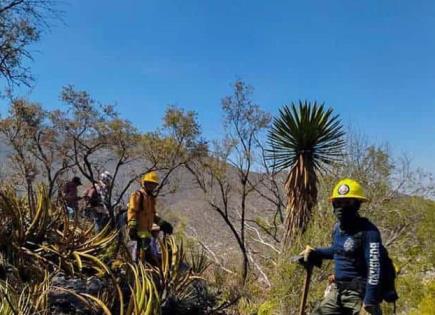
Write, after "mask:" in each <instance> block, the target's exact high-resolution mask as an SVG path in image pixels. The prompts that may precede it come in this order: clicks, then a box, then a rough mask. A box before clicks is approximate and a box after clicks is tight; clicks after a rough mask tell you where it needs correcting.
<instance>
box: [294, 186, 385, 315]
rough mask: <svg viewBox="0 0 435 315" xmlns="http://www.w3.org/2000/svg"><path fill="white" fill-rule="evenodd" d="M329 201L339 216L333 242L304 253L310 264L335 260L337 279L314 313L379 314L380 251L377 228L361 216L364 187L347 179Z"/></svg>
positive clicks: (322, 314)
mask: <svg viewBox="0 0 435 315" xmlns="http://www.w3.org/2000/svg"><path fill="white" fill-rule="evenodd" d="M330 201H331V203H332V206H333V212H334V215H335V217H336V219H337V224H336V225H335V227H334V229H333V233H332V245H331V246H330V247H325V248H312V247H310V246H307V248H306V249H305V250H304V251H303V252H302V254H303V255H304V260H305V261H306V262H307V263H310V261H315V260H318V259H333V260H334V262H335V274H334V282H333V283H332V285H331V287H330V289H329V291H328V293H327V294H326V295H325V298H324V299H323V300H322V301H321V303H320V304H319V305H318V306H317V308H315V310H314V311H313V313H312V315H332V314H349V315H357V314H360V310H361V308H364V310H365V311H366V312H368V313H369V314H372V315H380V314H381V313H382V312H381V309H380V303H381V300H382V297H381V294H382V292H381V290H382V286H381V279H380V277H381V267H382V266H381V264H382V259H381V250H382V248H383V246H382V241H381V235H380V233H379V230H378V228H377V227H376V226H375V225H374V224H373V223H372V222H370V221H369V220H368V219H366V218H362V217H360V216H359V213H358V210H359V209H360V206H361V203H363V202H365V201H367V198H366V196H365V195H364V192H363V188H362V186H361V185H360V184H359V183H358V182H357V181H355V180H352V179H349V178H345V179H342V180H340V181H339V182H338V183H337V185H336V186H335V187H334V190H333V192H332V195H331V197H330Z"/></svg>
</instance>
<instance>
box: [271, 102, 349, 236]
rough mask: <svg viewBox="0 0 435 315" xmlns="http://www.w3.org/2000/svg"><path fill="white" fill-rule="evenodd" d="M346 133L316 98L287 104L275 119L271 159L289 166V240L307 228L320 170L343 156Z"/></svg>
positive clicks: (315, 200)
mask: <svg viewBox="0 0 435 315" xmlns="http://www.w3.org/2000/svg"><path fill="white" fill-rule="evenodd" d="M343 135H344V132H343V130H342V126H341V122H340V120H339V119H338V115H335V116H334V115H333V110H332V108H329V109H325V107H324V105H319V104H317V103H315V102H314V103H310V102H299V104H298V105H295V104H291V106H284V107H283V108H282V109H281V110H280V114H279V116H278V117H277V118H275V119H274V121H273V126H272V128H271V130H270V132H269V135H268V138H269V142H270V150H269V159H270V160H271V161H272V162H273V164H274V166H275V167H276V168H277V169H279V170H283V169H286V170H288V176H287V180H286V183H285V188H286V192H287V197H288V200H287V212H288V216H287V223H286V224H287V231H286V236H285V240H286V241H288V240H290V239H291V238H292V236H294V235H295V233H296V232H297V231H302V232H304V231H305V229H306V228H307V225H308V222H309V220H310V217H311V214H312V211H313V208H314V207H315V206H316V204H317V183H318V174H319V172H321V171H326V170H327V167H328V166H329V165H332V164H333V163H335V162H336V161H337V160H338V159H339V158H340V155H341V153H342V149H343V146H344V144H345V142H344V140H343V138H342V137H343Z"/></svg>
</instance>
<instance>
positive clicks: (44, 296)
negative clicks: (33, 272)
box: [0, 272, 50, 315]
mask: <svg viewBox="0 0 435 315" xmlns="http://www.w3.org/2000/svg"><path fill="white" fill-rule="evenodd" d="M49 290H50V276H49V274H48V273H47V272H45V276H44V279H43V281H42V282H39V283H36V284H32V285H26V286H24V288H22V289H21V290H20V291H19V290H17V289H16V288H14V287H13V286H12V284H10V283H8V282H7V281H3V280H0V314H1V315H16V314H20V315H34V314H41V315H44V314H47V315H48V314H50V313H49V309H48V293H49Z"/></svg>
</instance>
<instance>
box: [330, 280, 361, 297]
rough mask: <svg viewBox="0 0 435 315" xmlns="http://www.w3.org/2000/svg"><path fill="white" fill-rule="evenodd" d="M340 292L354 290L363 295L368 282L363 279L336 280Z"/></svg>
mask: <svg viewBox="0 0 435 315" xmlns="http://www.w3.org/2000/svg"><path fill="white" fill-rule="evenodd" d="M335 284H336V285H337V289H338V290H352V291H356V292H358V293H360V294H363V293H364V291H365V287H366V281H365V280H364V279H362V278H354V279H352V280H335Z"/></svg>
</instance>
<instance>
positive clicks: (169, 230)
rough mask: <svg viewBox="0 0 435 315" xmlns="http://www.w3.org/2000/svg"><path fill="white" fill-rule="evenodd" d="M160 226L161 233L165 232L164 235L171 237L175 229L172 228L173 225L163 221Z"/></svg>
mask: <svg viewBox="0 0 435 315" xmlns="http://www.w3.org/2000/svg"><path fill="white" fill-rule="evenodd" d="M159 226H160V231H163V233H165V234H169V235H171V234H172V233H173V232H174V228H173V227H172V224H171V223H169V222H167V221H164V220H162V221H161V223H160V224H159Z"/></svg>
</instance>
